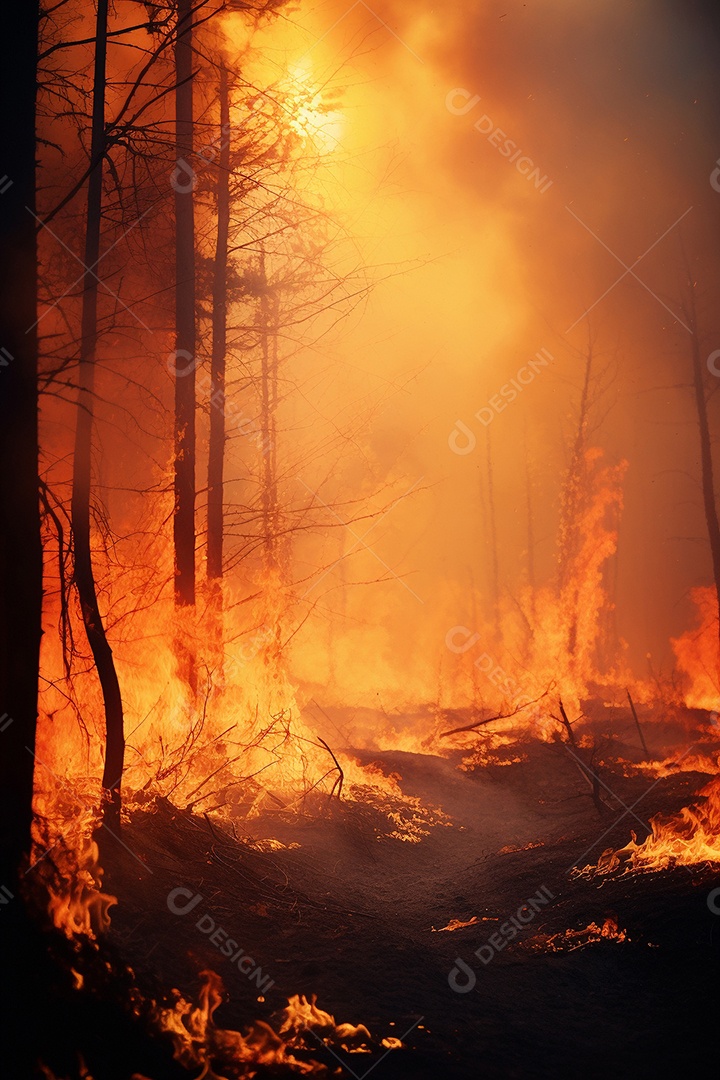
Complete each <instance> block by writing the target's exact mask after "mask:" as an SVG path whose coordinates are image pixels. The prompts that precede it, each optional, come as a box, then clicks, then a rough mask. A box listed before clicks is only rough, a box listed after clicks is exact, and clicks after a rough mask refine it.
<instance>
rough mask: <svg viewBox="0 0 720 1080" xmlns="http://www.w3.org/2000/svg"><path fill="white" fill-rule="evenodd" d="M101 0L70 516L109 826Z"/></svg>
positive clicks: (116, 793) (116, 711)
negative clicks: (98, 562) (98, 371)
mask: <svg viewBox="0 0 720 1080" xmlns="http://www.w3.org/2000/svg"><path fill="white" fill-rule="evenodd" d="M107 9H108V3H107V0H98V6H97V23H96V37H95V73H94V83H93V117H92V136H91V146H90V159H91V161H93V162H94V163H95V167H94V169H93V171H92V172H91V173H90V178H89V182H88V202H87V218H86V226H85V266H86V267H88V268H89V269H88V270H87V272H86V274H85V278H84V281H83V297H82V330H81V333H82V337H81V341H80V363H79V365H78V384H79V390H78V402H77V421H76V426H75V454H74V458H73V483H72V499H71V519H72V530H73V545H74V556H75V558H74V569H75V574H74V577H75V584H76V586H77V590H78V596H79V598H80V608H81V611H82V618H83V624H84V626H85V633H86V634H87V639H88V643H89V645H90V649H91V651H92V655H93V660H94V662H95V667H96V668H97V673H98V678H99V679H100V687H101V689H102V696H103V707H104V710H105V764H104V768H103V777H102V786H103V791H104V792H105V795H106V802H105V804H104V811H103V821H104V823H105V824H106V825H107V826H108V827H109V828H110V829H111V830H112V831H116V830H119V828H120V800H121V792H120V788H121V781H122V772H123V763H124V758H125V733H124V726H123V704H122V697H121V694H120V684H119V682H118V677H117V671H116V670H115V661H114V659H113V653H112V649H111V647H110V644H109V642H108V639H107V635H106V633H105V627H104V624H103V619H102V615H101V614H100V607H99V604H98V599H97V590H96V588H95V576H94V573H93V564H92V551H91V547H90V502H91V499H90V493H91V488H92V435H93V426H94V425H93V419H94V417H93V411H94V401H93V393H94V382H95V361H96V354H97V304H98V279H97V277H96V275H95V272H94V270H93V268H94V267H95V266H96V265H97V263H98V260H99V258H100V224H101V215H102V176H103V152H104V144H105V60H106V52H107Z"/></svg>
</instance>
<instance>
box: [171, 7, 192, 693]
mask: <svg viewBox="0 0 720 1080" xmlns="http://www.w3.org/2000/svg"><path fill="white" fill-rule="evenodd" d="M192 35H193V8H192V0H177V40H176V43H175V150H176V166H175V174H174V187H175V362H176V366H175V459H174V469H175V477H174V495H175V505H174V514H173V541H174V558H175V604H176V606H177V607H178V608H193V607H194V606H195V365H196V359H195V347H196V342H195V212H194V202H193V188H194V187H195V174H194V172H193V169H192V165H191V160H192V152H193V91H192V79H193V70H192V60H193V51H192ZM181 634H182V630H181V631H180V634H179V635H178V641H177V643H176V648H177V652H178V658H179V661H180V666H181V670H182V674H183V677H184V678H185V680H186V681H187V683H188V685H189V686H190V688H191V690H192V691H194V689H195V686H196V678H197V676H196V671H195V657H194V652H193V650H192V648H190V649H188V647H187V643H186V641H185V640H183V638H182V637H181V636H180V635H181Z"/></svg>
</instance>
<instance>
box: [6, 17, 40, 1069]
mask: <svg viewBox="0 0 720 1080" xmlns="http://www.w3.org/2000/svg"><path fill="white" fill-rule="evenodd" d="M38 18H39V12H38V5H37V3H33V2H32V0H25V2H24V3H18V4H11V5H9V6H8V8H7V9H6V10H5V11H4V13H3V23H2V27H3V32H2V37H1V38H0V100H1V101H2V102H3V108H2V110H0V251H2V258H0V462H1V463H2V467H1V468H0V936H1V938H2V941H1V942H0V950H1V952H2V958H3V965H4V969H5V972H6V976H5V978H4V979H3V984H4V988H3V991H2V994H0V998H1V1001H0V1009H2V1015H3V1020H4V1022H5V1026H4V1032H3V1047H2V1070H1V1071H2V1075H3V1076H8V1077H10V1076H13V1077H15V1076H16V1077H18V1078H20V1077H26V1076H31V1075H34V1073H35V1069H34V1066H35V1057H36V1045H37V1043H36V1040H35V1039H34V1038H28V1031H29V1030H31V1026H32V1025H33V1024H36V1023H37V999H38V987H37V980H38V979H39V978H42V972H43V968H42V964H43V959H44V957H45V955H46V954H47V950H46V947H45V946H44V942H42V941H41V940H40V939H39V935H37V934H36V933H35V932H34V928H33V924H32V922H31V920H30V918H29V917H28V915H29V913H28V911H27V909H26V907H25V905H24V903H23V895H22V892H21V887H20V886H21V882H22V880H23V876H24V873H25V871H26V870H27V862H28V860H29V857H30V849H31V842H32V841H31V830H32V820H33V774H34V766H35V757H34V753H35V735H36V726H37V693H38V666H39V653H40V636H41V633H42V631H41V625H42V624H41V617H42V595H43V593H42V571H43V567H42V547H41V543H40V508H39V502H38V390H37V366H38V339H37V332H36V330H35V324H36V319H37V222H36V220H35V217H34V216H33V215H34V213H35V92H36V73H35V72H36V63H37V46H38ZM31 1017H32V1020H31Z"/></svg>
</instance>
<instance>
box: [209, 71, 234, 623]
mask: <svg viewBox="0 0 720 1080" xmlns="http://www.w3.org/2000/svg"><path fill="white" fill-rule="evenodd" d="M220 139H221V143H220V158H219V161H218V181H217V236H216V242H215V265H214V269H213V285H212V353H211V358H210V384H211V386H212V393H213V396H214V395H215V394H217V396H218V400H219V401H220V402H224V400H225V365H226V353H227V308H228V281H227V273H228V232H229V228H230V95H229V89H228V73H227V69H226V68H225V67H224V66H221V68H220ZM225 442H226V435H225V410H224V408H222V407H220V408H212V407H211V408H210V436H209V447H208V509H207V577H208V581H209V582H211V583H212V582H216V583H217V582H219V581H220V579H221V578H222V576H223V528H224V517H223V474H224V467H225ZM217 593H218V602H220V601H221V596H222V593H221V590H220V589H219V588H218V589H217Z"/></svg>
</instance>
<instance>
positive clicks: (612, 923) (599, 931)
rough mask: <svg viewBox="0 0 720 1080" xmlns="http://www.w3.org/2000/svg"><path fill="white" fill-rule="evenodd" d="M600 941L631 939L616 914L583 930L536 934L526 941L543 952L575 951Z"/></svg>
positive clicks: (529, 946)
mask: <svg viewBox="0 0 720 1080" xmlns="http://www.w3.org/2000/svg"><path fill="white" fill-rule="evenodd" d="M600 941H616V942H618V943H622V942H624V941H630V938H629V937H628V934H627V931H626V930H621V929H620V928H619V926H618V921H617V919H616V918H615V916H614V915H607V916H606V917H605V919H604V920H603V923H602V925H599V924H598V923H596V922H590V923H588V925H587V926H585V927H583V928H582V930H564V931H563V932H562V933H561V934H551V935H550V936H549V937H546V936H544V935H536V936H535V937H533V938H531V939H530V940H529V941H528V942H527V943H526V946H525V947H526V948H530V949H534V950H542V951H543V952H574V951H575V950H576V949H585V948H587V946H588V945H595V944H597V943H598V942H600Z"/></svg>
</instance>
